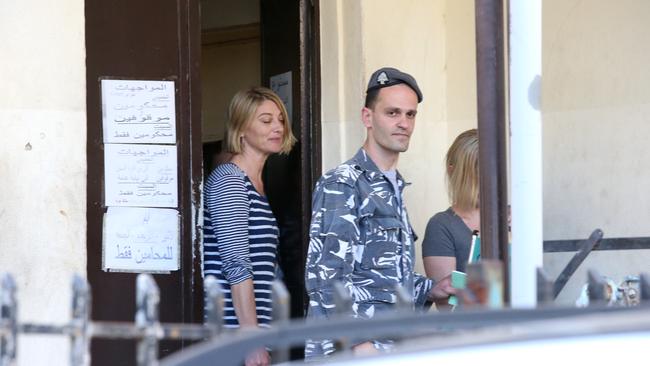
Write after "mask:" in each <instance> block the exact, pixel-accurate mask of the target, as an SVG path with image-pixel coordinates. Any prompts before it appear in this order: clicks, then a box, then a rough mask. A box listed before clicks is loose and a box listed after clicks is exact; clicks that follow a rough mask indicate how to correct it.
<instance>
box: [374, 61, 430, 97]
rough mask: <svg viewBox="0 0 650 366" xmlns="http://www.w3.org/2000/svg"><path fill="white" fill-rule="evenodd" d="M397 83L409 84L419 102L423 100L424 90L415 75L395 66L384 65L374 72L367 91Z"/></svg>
mask: <svg viewBox="0 0 650 366" xmlns="http://www.w3.org/2000/svg"><path fill="white" fill-rule="evenodd" d="M397 84H406V85H408V86H409V87H410V88H411V89H413V91H414V92H415V94H416V95H417V96H418V103H420V102H422V92H421V91H420V88H419V87H418V83H417V82H416V81H415V79H414V78H413V76H411V75H409V74H407V73H405V72H401V71H399V70H397V69H395V68H393V67H382V68H381V69H379V70H377V71H375V72H373V73H372V75H371V76H370V80H368V89H367V90H366V93H368V92H369V91H371V90H375V89H381V88H385V87H388V86H393V85H397Z"/></svg>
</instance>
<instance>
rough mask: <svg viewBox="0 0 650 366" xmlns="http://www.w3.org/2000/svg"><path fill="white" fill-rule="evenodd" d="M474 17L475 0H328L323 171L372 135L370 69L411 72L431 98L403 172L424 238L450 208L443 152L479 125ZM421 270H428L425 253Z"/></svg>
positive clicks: (324, 7)
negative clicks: (363, 114) (364, 114)
mask: <svg viewBox="0 0 650 366" xmlns="http://www.w3.org/2000/svg"><path fill="white" fill-rule="evenodd" d="M473 21H474V2H473V1H470V0H464V1H458V0H453V1H452V0H449V1H442V0H440V1H430V0H419V1H418V0H410V1H400V2H395V1H390V0H361V1H342V0H338V1H323V2H321V47H322V50H323V51H322V56H321V72H322V83H321V84H322V111H323V116H322V117H323V121H322V129H323V169H325V170H326V169H330V168H332V167H334V166H336V165H337V164H339V163H340V162H342V161H344V160H347V159H348V158H349V157H351V156H352V155H353V154H354V152H355V151H356V150H357V149H358V148H359V147H360V146H361V144H362V143H363V140H364V139H365V129H364V128H363V125H362V124H361V122H360V111H361V107H362V106H363V99H364V96H365V87H366V85H367V81H368V77H369V76H370V74H371V73H372V72H373V71H374V70H376V69H378V68H380V67H382V66H392V67H397V68H399V69H401V70H404V71H407V72H409V73H410V74H412V75H413V76H414V77H415V78H416V79H417V81H418V84H419V86H420V88H421V89H422V93H423V94H424V100H423V102H422V104H420V106H419V108H418V116H417V121H416V128H415V133H414V135H413V137H412V139H411V145H410V147H409V151H408V152H406V153H405V154H403V155H402V157H401V158H400V163H399V170H400V172H401V173H402V174H403V175H404V176H405V177H406V179H407V180H408V181H411V182H413V185H412V186H410V187H409V188H408V189H407V191H406V194H405V201H406V204H407V206H408V208H409V214H410V217H411V221H412V223H413V226H414V227H415V230H416V232H417V233H418V234H419V236H420V241H419V243H421V240H422V238H423V236H424V230H425V228H426V223H427V221H428V219H429V218H430V217H431V216H432V215H433V214H434V213H436V212H438V211H441V210H444V209H445V208H446V207H447V206H448V202H447V198H446V192H445V188H444V164H443V158H444V154H445V153H446V151H447V148H448V146H449V145H450V144H451V142H452V141H453V139H454V138H455V137H456V135H457V134H458V133H459V132H461V131H463V130H465V129H468V128H472V127H475V126H476V117H475V116H476V108H475V104H476V102H475V101H476V91H475V90H476V88H475V86H474V81H473V80H474V79H475V76H474V70H475V66H474V65H475V63H474V62H475V61H474V60H475V57H474V56H473V55H474V43H473V42H474V41H473V39H474V23H473ZM419 252H420V250H419V248H418V253H419ZM418 257H419V254H418ZM417 268H418V270H419V271H421V272H422V271H423V270H422V265H421V259H420V258H418V263H417Z"/></svg>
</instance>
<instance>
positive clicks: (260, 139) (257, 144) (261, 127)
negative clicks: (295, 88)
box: [243, 100, 284, 155]
mask: <svg viewBox="0 0 650 366" xmlns="http://www.w3.org/2000/svg"><path fill="white" fill-rule="evenodd" d="M283 135H284V119H283V117H282V112H281V111H280V108H278V106H277V105H275V103H273V102H272V101H270V100H265V101H264V102H263V103H262V104H260V106H259V107H257V110H256V111H255V114H254V116H253V120H252V121H251V122H250V123H249V124H248V126H247V128H246V129H245V130H244V133H243V144H244V150H246V149H252V150H255V151H257V152H260V153H262V154H265V155H270V154H274V153H278V152H280V151H281V150H282V136H283Z"/></svg>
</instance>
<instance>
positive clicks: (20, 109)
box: [0, 0, 86, 365]
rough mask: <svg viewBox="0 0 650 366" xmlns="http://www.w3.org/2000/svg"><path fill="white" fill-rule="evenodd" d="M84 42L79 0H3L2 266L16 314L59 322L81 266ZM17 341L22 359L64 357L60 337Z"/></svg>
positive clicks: (52, 361) (38, 361)
mask: <svg viewBox="0 0 650 366" xmlns="http://www.w3.org/2000/svg"><path fill="white" fill-rule="evenodd" d="M62 24H65V26H64V27H62V26H61V25H62ZM84 42H85V41H84V1H81V0H76V1H75V0H68V1H64V2H59V3H57V5H56V6H53V5H52V3H51V2H49V1H43V0H24V1H2V2H0V55H2V56H1V58H0V65H1V67H0V80H2V83H3V85H2V88H0V129H1V130H2V133H0V186H1V187H2V189H0V202H2V206H1V208H0V217H1V219H0V253H1V254H0V272H10V273H12V274H13V275H14V276H15V278H16V281H17V286H18V301H19V305H20V307H19V320H20V321H21V322H25V321H38V322H48V323H55V324H61V323H63V322H66V321H67V320H68V319H69V312H70V283H71V280H72V277H71V276H72V274H73V273H75V272H76V273H80V274H82V275H85V273H86V93H85V90H86V80H85V75H86V67H85V46H84ZM18 347H19V350H18V353H19V364H21V365H45V364H47V365H56V364H67V363H68V359H67V357H68V355H67V349H68V340H67V339H65V338H64V337H58V338H57V337H54V338H53V337H25V336H22V337H20V341H19V344H18ZM34 350H38V352H34Z"/></svg>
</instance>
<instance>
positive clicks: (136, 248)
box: [102, 207, 180, 272]
mask: <svg viewBox="0 0 650 366" xmlns="http://www.w3.org/2000/svg"><path fill="white" fill-rule="evenodd" d="M178 238H179V216H178V212H177V211H176V210H174V209H164V208H142V207H109V208H108V211H107V212H106V214H105V215H104V239H103V251H102V252H103V266H102V268H103V270H105V271H107V270H114V271H126V272H168V271H175V270H178V269H179V263H180V260H179V240H178Z"/></svg>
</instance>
